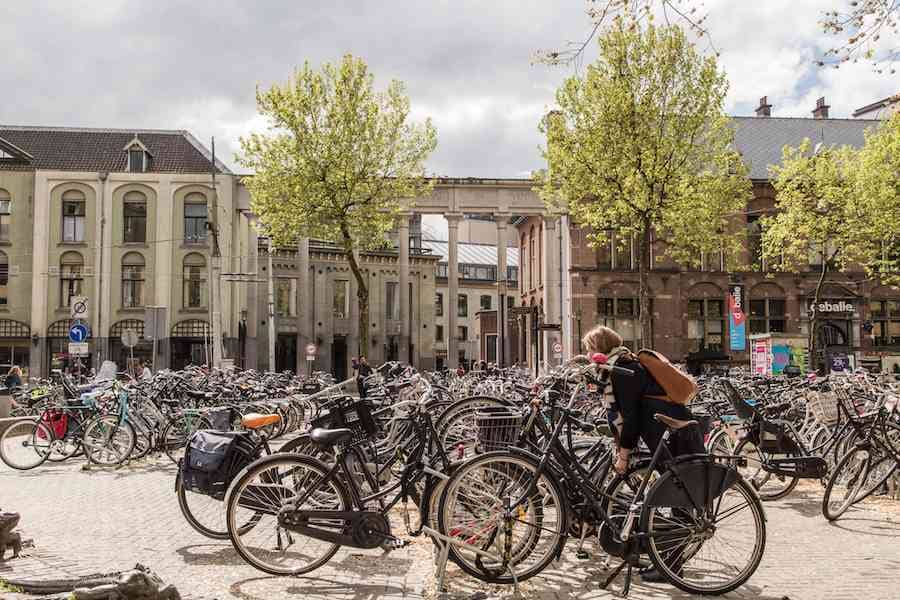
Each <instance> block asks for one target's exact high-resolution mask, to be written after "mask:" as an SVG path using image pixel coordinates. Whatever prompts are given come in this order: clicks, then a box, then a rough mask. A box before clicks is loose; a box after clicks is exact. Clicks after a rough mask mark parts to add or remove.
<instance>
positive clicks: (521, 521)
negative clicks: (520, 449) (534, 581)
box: [438, 452, 567, 583]
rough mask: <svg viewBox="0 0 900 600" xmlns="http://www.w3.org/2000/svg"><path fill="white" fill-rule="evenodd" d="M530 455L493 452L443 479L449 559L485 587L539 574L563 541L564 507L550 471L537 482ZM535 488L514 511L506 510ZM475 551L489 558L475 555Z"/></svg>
mask: <svg viewBox="0 0 900 600" xmlns="http://www.w3.org/2000/svg"><path fill="white" fill-rule="evenodd" d="M536 468H537V463H536V462H535V461H533V460H531V459H529V458H528V457H525V456H521V455H518V454H509V453H506V452H491V453H488V454H483V455H481V456H478V457H476V458H473V459H471V460H470V461H469V462H467V463H465V464H463V465H462V466H461V467H460V468H459V470H457V471H456V473H454V474H453V476H452V477H451V478H450V480H448V481H447V484H446V487H445V488H444V492H443V494H442V497H441V501H440V505H439V509H438V530H439V531H440V532H441V533H442V534H443V535H446V536H449V537H451V538H453V539H454V540H456V541H457V542H458V544H454V545H451V546H450V559H451V560H452V561H453V562H455V563H456V564H457V565H459V566H460V568H462V570H463V571H465V572H466V573H468V574H469V575H471V576H473V577H475V578H477V579H480V580H482V581H486V582H488V583H512V582H513V577H512V573H511V572H510V571H514V572H515V575H516V579H517V580H518V581H524V580H526V579H528V578H529V577H533V576H534V575H537V574H538V573H540V572H541V571H542V570H543V569H544V568H546V567H547V565H549V564H550V562H551V561H552V560H553V559H554V558H555V557H556V556H557V553H558V552H559V551H560V550H561V546H562V544H563V543H564V541H565V533H566V523H567V505H566V503H565V502H566V500H565V497H564V496H563V494H562V492H561V490H560V488H559V486H558V484H557V483H556V481H555V479H554V477H553V476H552V475H551V474H550V473H544V474H542V475H541V476H540V477H539V478H538V477H537V473H536ZM532 484H534V487H533V489H534V491H532V492H531V494H530V495H529V496H528V497H527V498H526V499H525V501H524V503H523V504H521V505H519V506H518V507H516V508H514V509H512V510H508V507H510V506H512V505H513V504H514V503H515V502H516V501H517V500H518V499H519V498H520V497H522V496H523V495H525V494H526V493H527V492H528V490H529V489H531V486H532ZM474 550H479V551H482V552H487V553H489V554H490V555H491V556H482V555H479V554H477V553H476V552H474Z"/></svg>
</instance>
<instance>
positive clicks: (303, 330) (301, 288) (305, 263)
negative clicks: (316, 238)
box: [297, 238, 313, 373]
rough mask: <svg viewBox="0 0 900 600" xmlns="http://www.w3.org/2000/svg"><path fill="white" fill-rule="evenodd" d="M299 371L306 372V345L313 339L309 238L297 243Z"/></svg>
mask: <svg viewBox="0 0 900 600" xmlns="http://www.w3.org/2000/svg"><path fill="white" fill-rule="evenodd" d="M297 295H298V299H297V372H298V373H306V370H307V364H306V345H307V344H308V343H309V342H310V340H312V339H313V337H312V329H311V328H310V316H311V314H312V307H311V304H310V296H311V295H310V281H309V238H300V241H299V242H298V243H297Z"/></svg>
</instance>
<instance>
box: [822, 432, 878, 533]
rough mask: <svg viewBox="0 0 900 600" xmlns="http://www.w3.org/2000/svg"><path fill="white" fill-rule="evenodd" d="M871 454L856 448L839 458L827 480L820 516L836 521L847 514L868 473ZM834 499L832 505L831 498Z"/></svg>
mask: <svg viewBox="0 0 900 600" xmlns="http://www.w3.org/2000/svg"><path fill="white" fill-rule="evenodd" d="M870 460H871V453H870V451H869V449H868V448H866V447H865V446H857V447H856V448H853V449H851V450H850V451H849V452H847V454H845V455H844V457H843V458H841V460H840V462H838V464H837V466H836V467H835V468H834V473H833V474H832V475H831V477H830V478H829V479H828V485H826V486H825V495H823V496H822V515H824V517H825V518H826V519H828V520H829V521H836V520H837V519H839V518H840V517H841V515H843V514H844V513H845V512H847V509H848V508H850V507H851V506H852V505H853V504H854V503H855V501H856V497H857V496H858V495H859V491H860V490H861V489H862V486H863V485H864V484H865V481H866V476H867V475H868V472H869V461H870ZM840 494H843V497H840V498H835V499H834V500H835V502H834V503H832V496H839V495H840Z"/></svg>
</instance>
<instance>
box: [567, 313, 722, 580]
mask: <svg viewBox="0 0 900 600" xmlns="http://www.w3.org/2000/svg"><path fill="white" fill-rule="evenodd" d="M582 345H583V346H584V348H585V350H586V351H587V352H588V353H589V354H594V353H598V352H599V353H602V354H606V355H607V357H608V364H613V365H615V366H618V367H623V368H625V369H628V370H630V371H632V372H633V373H634V375H633V376H625V375H621V374H618V373H615V372H613V373H612V374H611V375H608V377H609V383H610V385H607V386H606V389H605V391H604V394H603V403H604V405H605V407H606V409H607V412H606V414H607V420H608V422H609V428H610V430H611V431H612V432H613V438H614V440H615V443H616V455H615V461H614V463H613V468H614V469H615V471H616V472H617V473H619V474H625V472H626V471H627V470H628V466H629V461H630V459H631V455H632V454H633V453H634V451H635V449H636V448H637V445H638V440H639V439H641V440H643V441H644V443H645V444H646V445H647V447H648V448H649V449H650V452H651V453H653V452H654V451H655V450H656V447H657V446H658V445H659V442H660V440H661V439H662V437H663V433H664V432H665V430H666V427H665V425H663V424H662V423H660V422H659V421H657V420H656V419H655V418H654V417H653V415H655V414H663V415H666V416H669V417H673V418H675V419H680V420H683V421H689V420H691V419H693V415H692V414H691V411H690V410H688V408H687V407H686V406H682V405H680V404H673V403H671V402H667V401H665V400H662V399H661V398H662V397H665V395H666V394H665V392H664V391H663V389H662V388H661V387H660V386H659V384H658V383H657V382H656V381H655V380H654V379H653V377H651V375H650V373H648V372H647V369H645V368H644V366H643V365H641V363H640V362H638V360H637V357H636V356H635V355H634V354H633V353H632V352H631V350H629V349H628V348H626V347H625V346H624V345H623V342H622V336H620V335H619V334H618V333H616V332H615V331H614V330H612V329H610V328H609V327H606V326H603V325H598V326H596V327H594V328H593V329H591V330H590V331H588V332H587V334H586V335H585V336H584V338H583V339H582ZM669 451H670V452H671V453H672V456H674V457H678V456H683V455H685V454H699V453H703V452H705V449H704V446H703V436H702V434H701V432H700V430H699V428H697V427H689V428H687V429H684V430H681V431H678V432H677V433H676V434H675V435H673V436H672V437H671V438H670V439H669ZM641 579H643V580H644V581H647V582H661V581H665V579H664V578H663V577H662V575H661V574H660V573H658V572H657V571H656V570H655V569H648V570H645V571H643V572H642V573H641Z"/></svg>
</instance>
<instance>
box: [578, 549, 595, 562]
mask: <svg viewBox="0 0 900 600" xmlns="http://www.w3.org/2000/svg"><path fill="white" fill-rule="evenodd" d="M575 558H577V559H578V560H590V558H591V553H590V552H588V551H587V550H579V551H578V552H576V553H575Z"/></svg>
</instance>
